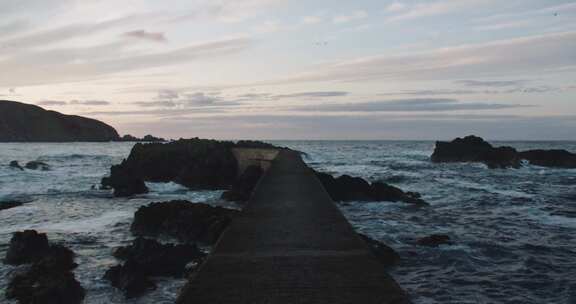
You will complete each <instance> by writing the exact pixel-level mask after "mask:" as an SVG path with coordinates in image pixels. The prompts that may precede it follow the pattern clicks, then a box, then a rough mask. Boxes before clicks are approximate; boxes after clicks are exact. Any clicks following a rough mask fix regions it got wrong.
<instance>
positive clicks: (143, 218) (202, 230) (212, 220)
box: [130, 200, 239, 245]
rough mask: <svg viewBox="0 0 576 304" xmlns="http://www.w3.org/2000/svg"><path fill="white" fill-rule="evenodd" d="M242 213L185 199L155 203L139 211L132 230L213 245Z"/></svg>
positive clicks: (139, 234)
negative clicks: (234, 218)
mask: <svg viewBox="0 0 576 304" xmlns="http://www.w3.org/2000/svg"><path fill="white" fill-rule="evenodd" d="M238 212H239V211H236V210H232V209H227V208H222V207H212V206H210V205H207V204H203V203H191V202H188V201H182V200H179V201H178V200H177V201H169V202H159V203H151V204H149V205H147V206H143V207H140V208H139V209H138V210H137V211H136V213H135V214H134V221H133V222H132V225H131V227H130V229H131V231H132V234H134V235H136V236H150V237H156V236H168V237H172V238H175V239H177V240H179V241H181V242H185V243H186V242H188V243H196V242H198V243H201V244H206V245H211V244H214V243H215V242H216V241H217V240H218V238H219V237H220V234H221V233H222V232H223V231H224V230H225V229H226V228H227V227H228V225H229V224H230V222H231V221H232V218H233V217H234V216H235V215H236V214H237V213H238Z"/></svg>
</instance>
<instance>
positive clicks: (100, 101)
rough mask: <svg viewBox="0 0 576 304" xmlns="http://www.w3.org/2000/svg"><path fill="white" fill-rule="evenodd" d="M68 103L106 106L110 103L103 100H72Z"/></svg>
mask: <svg viewBox="0 0 576 304" xmlns="http://www.w3.org/2000/svg"><path fill="white" fill-rule="evenodd" d="M69 104H71V105H83V106H107V105H110V104H111V103H110V102H109V101H105V100H72V101H70V103H69Z"/></svg>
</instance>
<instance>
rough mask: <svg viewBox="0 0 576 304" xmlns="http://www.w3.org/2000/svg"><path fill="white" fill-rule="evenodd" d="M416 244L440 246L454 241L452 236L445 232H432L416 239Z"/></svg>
mask: <svg viewBox="0 0 576 304" xmlns="http://www.w3.org/2000/svg"><path fill="white" fill-rule="evenodd" d="M416 244H418V245H420V246H428V247H438V246H440V245H451V244H452V241H451V240H450V237H449V236H447V235H445V234H432V235H430V236H427V237H423V238H421V239H419V240H418V241H416Z"/></svg>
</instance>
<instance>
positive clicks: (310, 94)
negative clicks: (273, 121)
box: [270, 91, 349, 99]
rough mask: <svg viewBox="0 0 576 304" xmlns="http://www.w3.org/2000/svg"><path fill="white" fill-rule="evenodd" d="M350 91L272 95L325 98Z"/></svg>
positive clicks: (345, 94)
mask: <svg viewBox="0 0 576 304" xmlns="http://www.w3.org/2000/svg"><path fill="white" fill-rule="evenodd" d="M348 94H349V93H348V92H343V91H324V92H322V91H319V92H300V93H292V94H282V95H270V98H271V99H285V98H323V97H343V96H347V95H348Z"/></svg>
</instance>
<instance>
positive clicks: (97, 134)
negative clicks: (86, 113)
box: [0, 100, 120, 142]
mask: <svg viewBox="0 0 576 304" xmlns="http://www.w3.org/2000/svg"><path fill="white" fill-rule="evenodd" d="M119 138H120V136H119V135H118V132H116V130H115V129H114V128H113V127H111V126H109V125H107V124H105V123H103V122H101V121H98V120H95V119H90V118H85V117H81V116H73V115H64V114H62V113H58V112H55V111H48V110H44V109H42V108H41V107H38V106H35V105H30V104H24V103H20V102H15V101H7V100H0V142H71V141H88V142H89V141H94V142H102V141H117V140H119Z"/></svg>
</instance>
